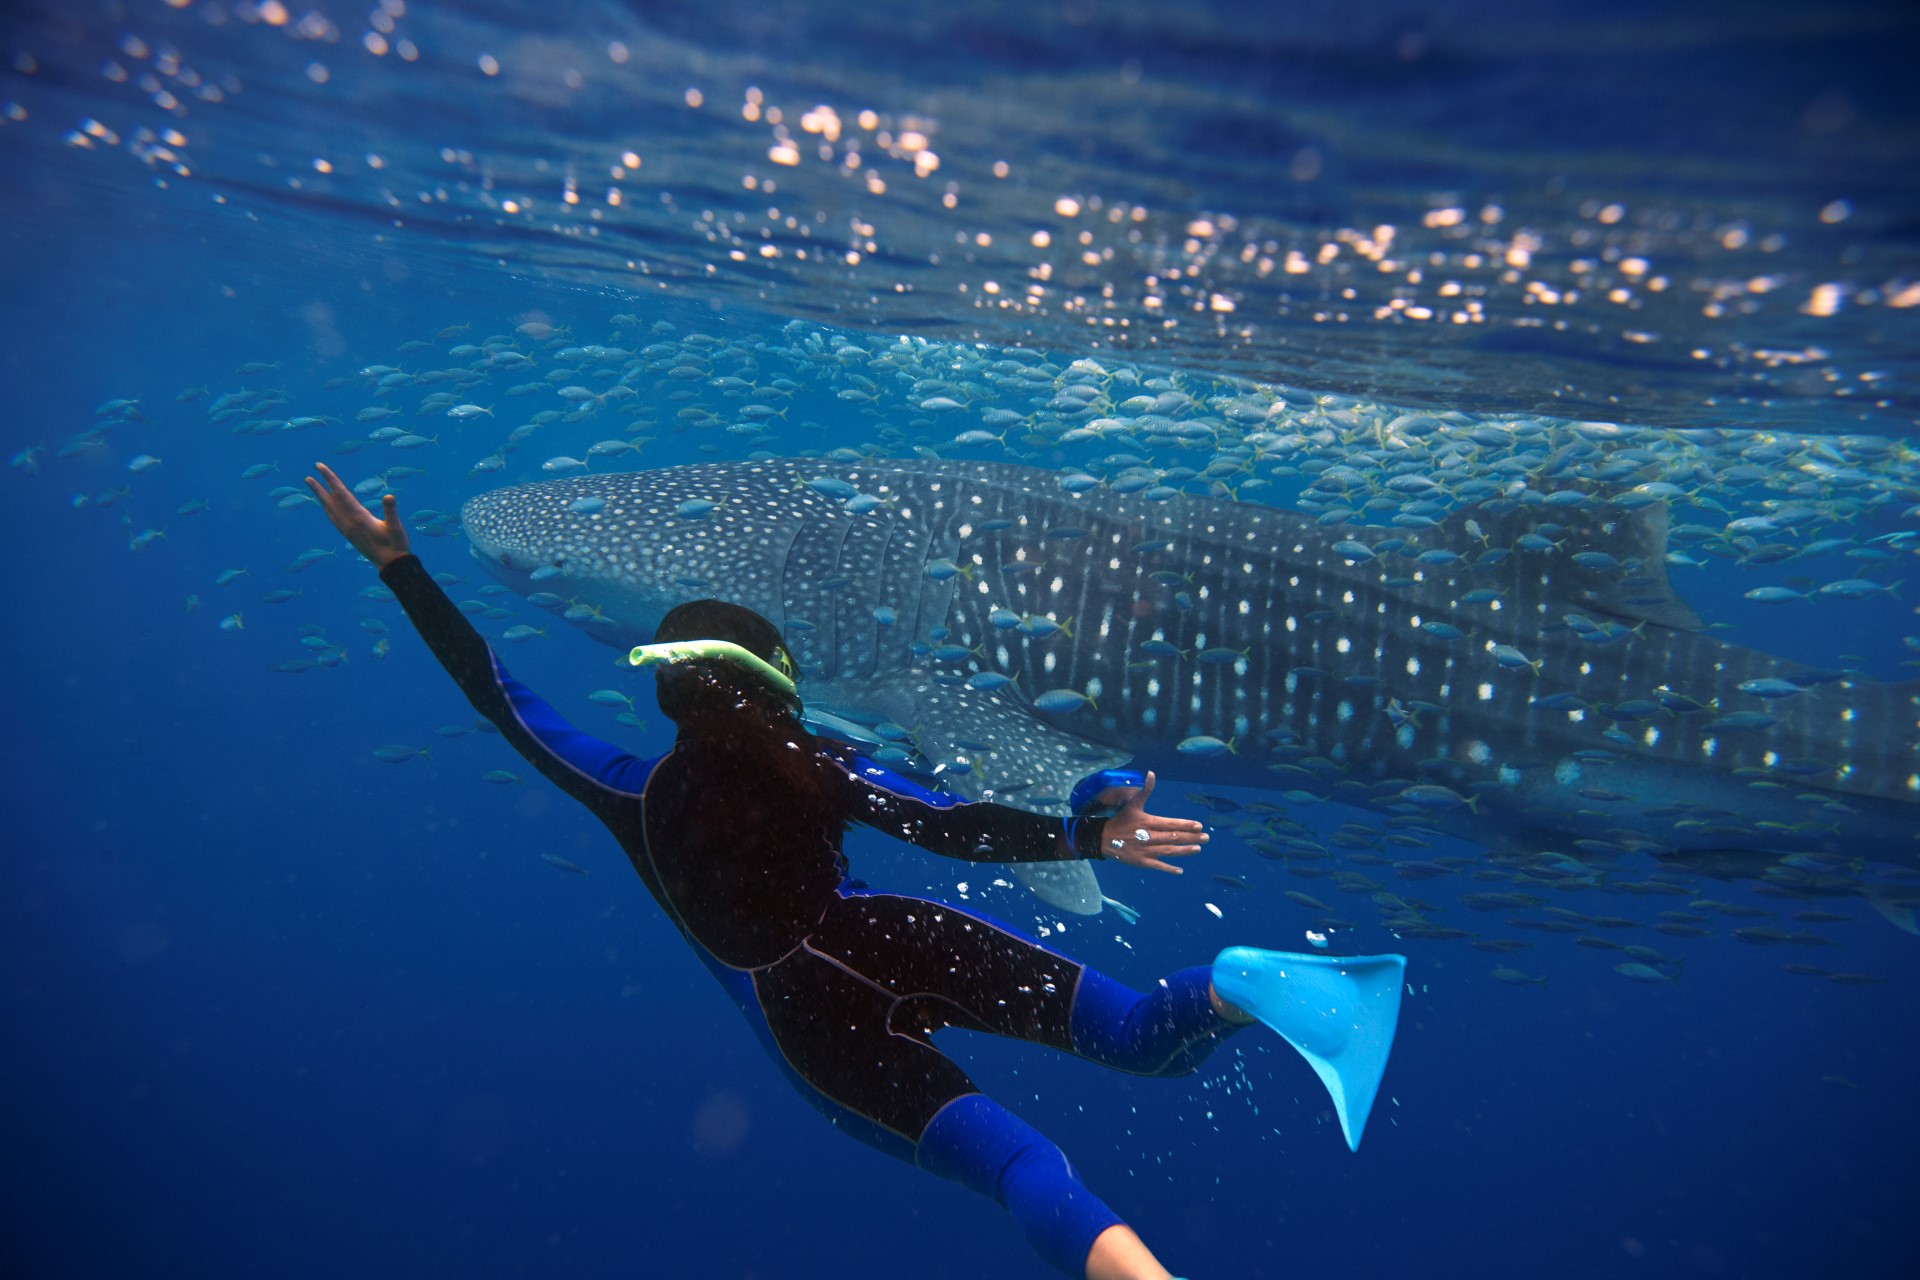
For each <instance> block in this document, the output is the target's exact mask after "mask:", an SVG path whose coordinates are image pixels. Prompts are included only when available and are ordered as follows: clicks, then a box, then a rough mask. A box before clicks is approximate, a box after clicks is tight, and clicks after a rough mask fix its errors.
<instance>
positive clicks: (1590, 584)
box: [1421, 494, 1705, 631]
mask: <svg viewBox="0 0 1920 1280" xmlns="http://www.w3.org/2000/svg"><path fill="white" fill-rule="evenodd" d="M1470 521H1471V522H1473V523H1474V525H1475V527H1477V528H1478V529H1479V530H1480V534H1481V536H1480V537H1478V538H1475V537H1473V536H1472V534H1471V533H1470V532H1469V531H1468V529H1467V524H1468V523H1469V522H1470ZM1667 523H1668V513H1667V504H1666V503H1664V502H1650V503H1647V504H1646V505H1645V506H1641V507H1636V508H1634V509H1632V510H1622V509H1620V508H1618V507H1614V506H1610V505H1608V503H1607V502H1606V500H1605V499H1604V498H1603V497H1602V496H1600V495H1597V494H1596V495H1591V496H1590V497H1589V498H1588V500H1587V501H1586V502H1585V503H1584V504H1582V505H1580V506H1571V507H1560V506H1551V505H1546V504H1541V505H1537V506H1523V507H1518V508H1516V509H1514V510H1512V511H1506V512H1499V513H1492V512H1488V511H1487V510H1486V509H1485V508H1478V509H1475V510H1472V511H1468V512H1462V513H1459V514H1456V515H1453V516H1449V517H1448V518H1447V519H1445V520H1443V521H1441V523H1440V528H1439V530H1438V531H1436V532H1437V533H1438V537H1435V536H1434V533H1429V534H1427V535H1425V536H1423V538H1422V539H1421V541H1422V542H1441V543H1443V544H1444V545H1447V546H1450V547H1453V548H1455V549H1457V550H1462V551H1468V550H1471V551H1473V552H1478V551H1480V550H1482V549H1483V548H1486V547H1496V548H1517V543H1518V540H1519V539H1520V537H1521V536H1522V535H1524V534H1527V533H1531V532H1535V531H1537V530H1538V529H1539V528H1540V526H1542V525H1548V526H1559V530H1560V531H1559V532H1557V533H1556V534H1554V535H1552V541H1553V543H1554V544H1555V545H1554V547H1553V549H1552V550H1551V551H1539V550H1532V551H1528V550H1520V549H1515V550H1513V551H1512V553H1511V554H1510V555H1508V557H1507V559H1506V561H1505V563H1504V565H1503V566H1502V569H1503V570H1504V571H1505V572H1507V573H1510V574H1514V575H1519V574H1527V575H1539V574H1541V573H1542V572H1543V571H1544V573H1545V574H1546V577H1547V580H1548V582H1549V588H1548V590H1549V595H1550V597H1551V599H1553V600H1554V601H1556V602H1558V603H1560V604H1563V605H1564V606H1565V607H1566V608H1567V609H1568V610H1577V611H1581V612H1592V613H1602V614H1606V615H1608V616H1609V617H1612V618H1616V619H1619V620H1621V621H1624V622H1626V623H1628V624H1635V623H1641V622H1645V623H1651V624H1652V625H1654V626H1658V627H1671V628H1673V629H1675V630H1677V631H1698V630H1699V629H1700V628H1701V627H1702V626H1703V625H1705V624H1704V623H1703V621H1702V620H1701V617H1700V615H1699V614H1698V613H1695V612H1694V610H1693V607H1692V606H1691V605H1689V604H1688V603H1687V602H1686V601H1684V600H1682V599H1681V598H1680V597H1679V595H1678V594H1676V593H1675V591H1674V589H1673V584H1672V583H1671V582H1670V581H1669V580H1668V578H1667ZM1587 551H1598V552H1605V553H1606V554H1607V555H1610V556H1612V557H1613V558H1614V560H1616V561H1618V562H1619V567H1618V568H1589V567H1586V566H1584V565H1581V564H1580V563H1578V562H1577V561H1576V560H1575V559H1574V557H1575V556H1577V555H1579V554H1581V553H1582V552H1587ZM1494 580H1495V581H1497V580H1498V578H1497V576H1496V577H1495V578H1494Z"/></svg>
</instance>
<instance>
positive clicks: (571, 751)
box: [307, 463, 652, 821]
mask: <svg viewBox="0 0 1920 1280" xmlns="http://www.w3.org/2000/svg"><path fill="white" fill-rule="evenodd" d="M315 465H316V467H317V468H318V470H319V471H320V474H321V475H323V476H324V477H326V483H325V484H324V485H322V484H321V483H320V482H318V481H316V480H314V479H313V478H312V477H308V479H307V487H308V488H309V489H311V490H313V492H314V494H315V496H317V497H318V498H319V499H320V505H321V508H322V509H323V510H325V511H326V513H327V518H328V519H330V520H332V521H333V527H334V528H336V529H338V530H339V531H340V532H341V534H342V535H344V536H345V537H346V539H347V541H348V542H351V543H352V544H353V545H354V547H355V548H356V549H358V550H359V552H360V553H361V554H362V555H364V556H366V557H367V559H369V560H371V561H373V563H374V564H375V565H377V566H379V568H380V580H381V581H382V582H384V583H386V584H387V587H388V588H389V589H390V590H392V592H393V594H394V596H395V597H396V598H397V599H398V600H399V601H400V604H401V606H402V607H403V608H405V609H406V611H407V617H408V618H409V619H411V620H412V622H413V625H414V629H415V630H416V631H418V632H419V633H420V638H421V639H422V640H425V641H426V642H427V648H429V649H431V650H432V651H433V656H434V657H436V658H438V659H439V660H440V665H441V666H443V667H445V668H446V669H447V674H448V675H450V676H452V677H453V679H454V683H456V684H458V685H459V686H460V691H461V692H462V693H464V694H466V695H467V701H468V702H470V703H472V704H473V709H474V710H475V711H478V712H479V713H480V714H481V715H483V716H485V717H486V718H487V719H488V720H490V721H492V722H493V724H494V726H495V727H496V728H498V729H499V730H500V736H501V737H503V738H505V739H506V740H507V742H508V743H509V744H510V745H511V746H512V747H513V749H514V750H515V751H518V752H519V753H520V754H521V755H522V756H523V757H525V759H526V761H527V763H528V764H531V765H532V766H533V767H534V768H536V769H538V770H539V771H540V772H541V773H543V774H545V775H546V776H547V777H548V778H549V779H551V780H552V781H553V782H554V783H555V784H556V785H558V786H559V787H560V788H561V789H562V790H564V791H566V792H567V793H568V794H569V795H571V796H573V797H574V798H575V799H577V800H579V801H580V802H581V803H583V804H585V805H587V806H588V807H589V808H591V809H593V810H594V812H595V813H597V814H599V815H600V817H601V819H602V820H603V821H605V820H608V819H609V818H610V817H611V815H612V814H613V813H614V812H615V811H616V810H617V809H618V808H619V805H620V802H621V801H622V800H624V799H627V798H629V797H631V796H635V795H638V794H639V792H640V789H641V788H642V787H643V786H644V785H645V783H646V777H647V774H648V772H649V771H650V770H651V767H652V766H651V764H650V763H646V762H642V761H640V760H639V759H638V758H636V757H635V756H634V755H633V754H632V753H630V752H627V751H622V750H621V749H620V748H619V747H616V746H614V745H613V744H611V743H608V742H602V741H601V740H600V739H598V738H595V737H593V736H592V735H590V734H585V733H582V732H580V730H578V729H576V728H574V727H573V726H572V725H571V724H568V723H567V721H566V720H565V719H564V718H563V717H562V716H561V715H560V714H559V712H557V711H555V710H554V709H553V708H552V707H551V706H549V705H548V704H547V703H546V702H545V701H544V700H543V699H542V698H541V697H540V696H539V695H538V694H536V693H534V692H533V691H532V690H531V689H528V688H527V687H526V686H525V685H523V684H521V683H520V682H519V681H518V680H515V679H514V678H513V676H512V675H510V674H509V673H508V671H507V669H506V668H505V667H504V666H502V665H500V660H499V659H498V658H497V657H495V656H494V653H493V650H492V649H491V648H489V647H488V645H487V642H486V641H485V640H484V639H482V638H481V636H480V633H479V632H478V631H476V630H474V628H473V624H472V623H471V622H469V621H468V620H467V617H466V615H465V614H463V613H461V612H460V610H459V608H458V607H457V606H455V604H454V603H453V601H451V600H449V599H447V593H446V592H444V591H442V590H441V589H440V584H439V583H437V582H435V581H434V580H433V576H432V575H431V574H429V573H428V572H427V569H426V566H425V565H423V564H421V563H420V559H419V557H417V556H415V555H413V554H412V553H411V552H410V551H409V550H408V546H407V532H406V529H405V528H404V527H403V526H402V525H401V523H400V514H399V511H398V509H397V508H398V504H397V503H396V501H395V500H394V496H393V495H392V494H390V493H389V494H386V495H384V496H383V497H382V499H381V505H382V506H383V508H384V509H385V518H384V519H381V518H377V517H375V516H374V515H373V513H372V512H370V511H368V510H367V509H366V508H365V507H363V506H361V505H360V500H359V499H358V498H356V497H354V496H353V494H352V492H351V491H350V490H348V488H347V486H346V485H345V484H343V483H342V482H341V480H340V477H339V476H337V475H335V474H334V473H333V472H332V471H331V470H329V469H328V468H327V467H326V465H325V464H321V463H316V464H315Z"/></svg>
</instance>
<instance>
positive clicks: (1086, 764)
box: [800, 672, 1132, 901]
mask: <svg viewBox="0 0 1920 1280" xmlns="http://www.w3.org/2000/svg"><path fill="white" fill-rule="evenodd" d="M813 692H814V691H813V689H812V688H810V687H809V686H807V685H803V686H802V687H801V690H800V693H801V696H802V697H803V698H807V697H811V696H812V695H813ZM832 692H833V694H834V695H839V698H844V699H845V701H846V703H847V704H854V703H857V704H858V705H860V706H863V707H868V708H872V709H873V710H875V711H878V712H883V713H884V714H885V716H886V717H887V718H889V719H892V720H893V721H895V722H896V723H899V724H902V725H905V726H907V727H908V728H909V729H911V730H912V731H913V745H914V746H915V748H916V749H917V750H918V752H919V754H920V755H921V756H923V757H924V758H926V759H928V760H931V761H934V762H935V763H936V764H940V765H942V766H944V767H942V768H941V770H940V775H939V776H940V781H941V783H942V784H943V785H944V786H945V787H946V788H947V789H948V790H949V791H951V792H953V793H954V794H955V795H958V796H964V797H966V798H967V799H969V800H979V799H983V798H986V799H993V800H997V801H999V802H1000V803H1002V804H1009V805H1013V806H1014V807H1016V808H1020V809H1031V810H1033V811H1034V812H1035V813H1050V814H1060V815H1064V814H1065V813H1066V812H1067V797H1068V796H1070V795H1072V794H1073V788H1074V784H1075V783H1077V782H1079V781H1080V779H1082V778H1084V777H1086V776H1087V775H1088V774H1090V773H1097V772H1098V771H1100V770H1101V769H1112V768H1117V767H1119V766H1120V765H1123V764H1125V763H1126V762H1127V761H1128V760H1129V759H1131V758H1132V757H1131V756H1129V755H1128V754H1127V753H1126V752H1124V751H1120V750H1117V749H1115V748H1113V747H1110V746H1108V745H1106V744H1105V743H1100V742H1094V741H1091V740H1090V739H1087V738H1082V737H1079V736H1078V735H1076V734H1072V733H1068V732H1066V731H1065V730H1062V729H1059V728H1056V727H1055V726H1053V725H1050V724H1048V723H1046V722H1045V721H1043V720H1041V719H1040V718H1039V717H1038V716H1036V715H1034V713H1033V710H1032V708H1030V707H1028V706H1027V704H1026V703H1025V702H1024V701H1022V700H1021V699H1020V698H1019V697H1018V696H1015V695H1010V694H1006V693H1003V692H1001V691H999V690H980V689H968V688H966V687H964V686H958V687H956V686H953V685H943V684H938V683H936V682H935V681H933V680H931V679H929V678H928V677H927V676H925V675H922V674H918V673H914V672H905V673H902V674H899V675H892V676H882V677H880V678H878V679H875V680H870V681H864V682H856V681H850V680H842V681H837V682H835V685H834V688H833V691H832ZM839 698H833V697H829V698H828V699H827V700H828V701H829V702H834V701H838V700H839ZM963 762H964V763H963ZM1096 901H1097V900H1096Z"/></svg>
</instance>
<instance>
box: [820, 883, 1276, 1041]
mask: <svg viewBox="0 0 1920 1280" xmlns="http://www.w3.org/2000/svg"><path fill="white" fill-rule="evenodd" d="M808 941H809V944H810V945H811V946H813V947H814V948H816V949H817V950H819V951H820V952H821V953H823V954H825V955H828V956H830V957H832V958H833V959H834V960H836V961H837V962H839V963H840V964H843V965H844V966H845V967H846V968H847V969H849V970H850V971H852V972H855V973H860V974H864V975H866V976H867V977H868V978H869V979H870V980H872V981H874V982H876V983H879V984H881V985H882V986H884V987H885V988H886V989H887V990H889V991H891V992H893V993H894V994H896V995H897V996H899V997H900V999H901V1000H902V1006H903V1007H902V1008H901V1009H900V1010H899V1012H897V1013H896V1014H895V1022H896V1023H899V1022H901V1021H903V1020H904V1019H906V1018H913V1019H916V1020H918V1021H919V1022H920V1023H921V1024H922V1025H923V1026H924V1028H925V1031H926V1032H927V1033H928V1034H931V1032H933V1031H935V1030H938V1029H939V1028H941V1027H964V1028H967V1029H969V1030H974V1031H988V1032H992V1033H993V1034H995V1035H1002V1036H1008V1037H1011V1038H1013V1039H1017V1040H1027V1041H1031V1042H1033V1043H1036V1044H1045V1045H1051V1046H1052V1047H1053V1048H1056V1049H1061V1050H1064V1051H1066V1052H1068V1053H1072V1054H1076V1055H1078V1056H1079V1057H1083V1058H1086V1059H1088V1060H1089V1061H1092V1062H1098V1063H1100V1064H1101V1065H1102V1066H1107V1067H1112V1068H1114V1069H1115V1070H1117V1071H1126V1072H1129V1073H1132V1074H1134V1075H1150V1076H1179V1075H1186V1074H1188V1073H1190V1072H1192V1071H1194V1070H1196V1069H1198V1068H1199V1066H1200V1064H1201V1063H1202V1062H1204V1061H1206V1059H1207V1057H1208V1055H1210V1054H1211V1053H1212V1052H1213V1051H1214V1049H1215V1048H1216V1047H1218V1046H1219V1044H1220V1043H1221V1042H1222V1041H1223V1040H1225V1039H1226V1038H1227V1037H1228V1036H1230V1035H1232V1034H1233V1033H1234V1032H1235V1031H1237V1030H1239V1025H1238V1024H1236V1023H1230V1022H1227V1021H1226V1020H1225V1019H1223V1018H1221V1017H1220V1016H1219V1015H1218V1014H1216V1013H1215V1012H1214V1011H1213V1004H1212V1001H1211V1000H1210V999H1209V998H1208V995H1207V984H1208V980H1209V976H1210V972H1211V971H1210V970H1209V969H1208V968H1207V967H1206V966H1200V967H1196V968H1192V969H1183V970H1181V971H1180V972H1178V973H1176V974H1173V975H1172V976H1170V977H1167V978H1163V979H1162V980H1161V981H1159V982H1158V983H1156V984H1155V985H1154V986H1153V987H1152V988H1150V989H1149V990H1148V991H1147V992H1146V993H1145V994H1144V995H1143V994H1141V993H1140V992H1137V991H1134V990H1133V989H1131V988H1130V987H1127V986H1126V985H1124V984H1123V983H1120V982H1117V981H1115V980H1114V979H1112V978H1109V977H1107V976H1106V975H1105V974H1103V973H1100V972H1099V971H1098V970H1095V969H1090V968H1088V967H1087V966H1085V965H1082V964H1081V963H1080V962H1078V961H1077V960H1073V959H1070V958H1068V957H1066V956H1063V955H1061V954H1060V953H1059V952H1057V951H1054V950H1052V949H1050V948H1048V947H1047V946H1045V945H1043V944H1042V943H1040V942H1037V941H1035V940H1033V939H1031V938H1026V937H1023V936H1021V935H1020V934H1019V933H1017V932H1015V931H1014V930H1013V929H1011V928H1009V927H1008V926H1006V925H1003V924H1001V923H999V922H997V921H994V920H991V919H988V918H987V917H985V916H981V915H978V914H976V913H974V912H970V911H963V910H961V909H959V908H957V907H953V906H951V905H949V904H946V903H937V902H927V901H924V900H922V899H919V898H908V897H903V896H900V895H898V894H887V893H848V892H846V891H844V890H843V896H842V898H841V899H840V901H839V902H837V903H836V904H834V906H833V907H830V908H829V909H828V911H827V914H826V915H825V916H824V917H822V919H821V922H820V925H819V926H818V927H817V928H816V929H815V931H814V932H813V934H811V935H810V936H809V939H808Z"/></svg>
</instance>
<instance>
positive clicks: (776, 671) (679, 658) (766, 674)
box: [627, 640, 800, 703]
mask: <svg viewBox="0 0 1920 1280" xmlns="http://www.w3.org/2000/svg"><path fill="white" fill-rule="evenodd" d="M776 652H777V653H778V654H779V656H780V657H781V658H783V659H784V658H785V657H786V654H785V653H784V652H783V651H776ZM702 658H719V659H722V660H724V661H727V662H732V663H737V664H738V665H740V666H743V667H745V668H746V669H747V670H749V671H751V672H753V673H754V674H755V675H757V676H759V677H760V678H761V679H762V680H765V681H766V682H767V683H768V684H770V685H772V686H773V687H774V689H775V690H776V691H777V692H779V693H781V694H782V695H784V696H785V697H787V698H790V699H792V700H793V701H794V702H795V703H798V702H799V701H800V693H799V691H798V690H797V689H796V688H795V687H794V683H793V675H792V674H791V669H789V670H788V671H782V670H781V669H780V668H779V667H776V666H774V665H773V664H772V663H770V662H768V661H767V660H766V659H764V658H762V657H761V656H760V655H759V654H757V653H754V652H753V651H752V650H750V649H745V648H742V647H741V646H740V645H737V644H735V643H733V641H731V640H672V641H668V642H667V643H665V644H643V645H636V646H634V649H633V652H631V653H629V654H628V655H627V661H628V662H630V663H632V664H633V665H634V666H636V667H650V666H654V665H656V664H658V663H662V662H694V661H697V660H699V659H702Z"/></svg>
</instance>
